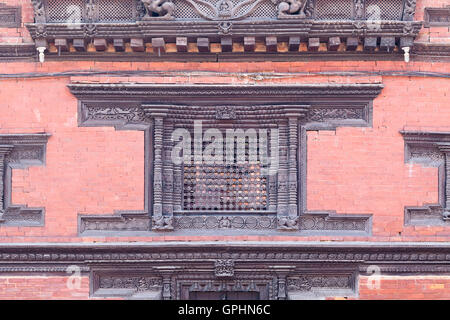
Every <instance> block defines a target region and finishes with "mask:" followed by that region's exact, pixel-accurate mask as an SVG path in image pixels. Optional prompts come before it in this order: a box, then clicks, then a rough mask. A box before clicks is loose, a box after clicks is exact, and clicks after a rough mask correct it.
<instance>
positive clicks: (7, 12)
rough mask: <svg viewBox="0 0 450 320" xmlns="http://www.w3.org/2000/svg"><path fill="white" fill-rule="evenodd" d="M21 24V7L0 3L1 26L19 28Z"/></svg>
mask: <svg viewBox="0 0 450 320" xmlns="http://www.w3.org/2000/svg"><path fill="white" fill-rule="evenodd" d="M21 25H22V10H21V7H13V6H8V5H6V4H4V3H0V28H19V27H20V26H21Z"/></svg>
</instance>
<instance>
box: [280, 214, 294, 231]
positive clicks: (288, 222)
mask: <svg viewBox="0 0 450 320" xmlns="http://www.w3.org/2000/svg"><path fill="white" fill-rule="evenodd" d="M278 229H284V230H296V229H298V217H297V216H282V217H278Z"/></svg>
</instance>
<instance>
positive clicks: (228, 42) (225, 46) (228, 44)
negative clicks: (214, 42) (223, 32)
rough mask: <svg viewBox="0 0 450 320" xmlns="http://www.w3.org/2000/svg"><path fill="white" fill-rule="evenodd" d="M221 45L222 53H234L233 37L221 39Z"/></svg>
mask: <svg viewBox="0 0 450 320" xmlns="http://www.w3.org/2000/svg"><path fill="white" fill-rule="evenodd" d="M220 45H221V46H222V52H232V51H233V39H232V38H231V37H224V38H221V39H220Z"/></svg>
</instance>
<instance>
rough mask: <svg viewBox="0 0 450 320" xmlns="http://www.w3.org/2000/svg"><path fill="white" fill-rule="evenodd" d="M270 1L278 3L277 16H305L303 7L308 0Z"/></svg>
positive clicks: (304, 7)
mask: <svg viewBox="0 0 450 320" xmlns="http://www.w3.org/2000/svg"><path fill="white" fill-rule="evenodd" d="M272 2H273V3H275V4H278V16H279V17H287V16H291V17H292V16H296V17H299V18H305V17H306V13H305V9H306V4H307V3H308V0H272Z"/></svg>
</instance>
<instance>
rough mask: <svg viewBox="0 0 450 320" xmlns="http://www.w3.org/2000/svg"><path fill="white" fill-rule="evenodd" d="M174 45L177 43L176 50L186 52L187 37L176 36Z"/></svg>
mask: <svg viewBox="0 0 450 320" xmlns="http://www.w3.org/2000/svg"><path fill="white" fill-rule="evenodd" d="M176 45H177V52H187V51H188V39H187V37H177V39H176Z"/></svg>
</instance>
